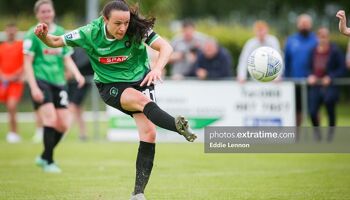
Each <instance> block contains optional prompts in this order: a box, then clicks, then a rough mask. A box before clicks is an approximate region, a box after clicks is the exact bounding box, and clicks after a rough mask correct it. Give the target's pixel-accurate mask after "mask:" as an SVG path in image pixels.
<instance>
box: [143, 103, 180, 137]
mask: <svg viewBox="0 0 350 200" xmlns="http://www.w3.org/2000/svg"><path fill="white" fill-rule="evenodd" d="M143 113H144V114H145V115H146V117H147V118H148V119H149V120H151V122H153V123H154V124H155V125H157V126H159V127H161V128H164V129H167V130H170V131H174V132H178V131H177V129H176V125H175V118H174V117H172V116H171V115H169V114H168V113H166V112H165V111H164V110H162V109H161V108H159V106H158V105H157V104H156V103H154V102H152V101H151V102H149V103H148V104H147V105H146V106H145V108H144V109H143Z"/></svg>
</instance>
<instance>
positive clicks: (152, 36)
mask: <svg viewBox="0 0 350 200" xmlns="http://www.w3.org/2000/svg"><path fill="white" fill-rule="evenodd" d="M159 38H160V36H159V35H158V34H157V33H156V32H154V31H153V30H152V29H151V30H150V31H148V34H147V37H146V38H145V39H144V42H145V43H146V44H147V45H148V46H151V45H152V44H153V42H155V41H156V40H157V39H159Z"/></svg>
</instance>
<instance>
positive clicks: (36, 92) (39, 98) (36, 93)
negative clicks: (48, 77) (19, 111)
mask: <svg viewBox="0 0 350 200" xmlns="http://www.w3.org/2000/svg"><path fill="white" fill-rule="evenodd" d="M31 93H32V97H33V99H34V101H36V102H38V103H42V102H43V101H44V94H43V92H42V91H41V90H40V88H38V87H36V88H33V89H32V90H31Z"/></svg>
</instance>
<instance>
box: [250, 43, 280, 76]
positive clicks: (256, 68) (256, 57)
mask: <svg viewBox="0 0 350 200" xmlns="http://www.w3.org/2000/svg"><path fill="white" fill-rule="evenodd" d="M282 68H283V60H282V56H281V55H280V54H279V53H278V52H277V51H276V50H275V49H273V48H271V47H259V48H257V49H255V50H254V51H253V52H252V53H251V54H250V56H249V58H248V71H249V74H250V76H251V77H253V78H254V79H255V80H257V81H261V82H268V81H272V80H274V79H275V78H276V77H278V76H279V75H280V74H281V72H282Z"/></svg>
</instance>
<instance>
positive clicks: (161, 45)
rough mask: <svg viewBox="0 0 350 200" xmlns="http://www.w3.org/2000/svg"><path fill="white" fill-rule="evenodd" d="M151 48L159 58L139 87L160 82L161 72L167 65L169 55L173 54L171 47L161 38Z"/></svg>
mask: <svg viewBox="0 0 350 200" xmlns="http://www.w3.org/2000/svg"><path fill="white" fill-rule="evenodd" d="M151 48H152V49H154V50H156V51H158V52H159V56H158V59H157V61H156V63H155V65H154V67H153V68H152V70H151V72H150V73H148V74H147V76H146V77H145V78H144V79H143V81H142V83H141V84H140V85H141V86H143V85H145V84H146V85H147V86H149V85H150V84H151V83H152V82H153V83H154V82H158V81H160V82H162V78H161V76H162V70H163V68H164V67H165V65H166V64H167V63H168V61H169V58H170V55H171V53H172V52H173V48H172V47H171V45H170V44H169V43H168V42H167V41H166V40H164V39H163V38H161V37H160V38H158V39H157V40H156V41H155V42H153V43H152V45H151Z"/></svg>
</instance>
